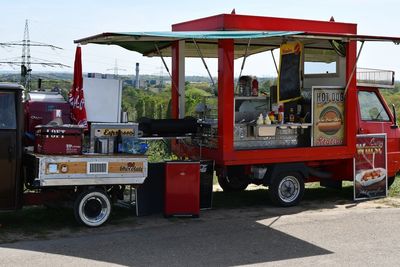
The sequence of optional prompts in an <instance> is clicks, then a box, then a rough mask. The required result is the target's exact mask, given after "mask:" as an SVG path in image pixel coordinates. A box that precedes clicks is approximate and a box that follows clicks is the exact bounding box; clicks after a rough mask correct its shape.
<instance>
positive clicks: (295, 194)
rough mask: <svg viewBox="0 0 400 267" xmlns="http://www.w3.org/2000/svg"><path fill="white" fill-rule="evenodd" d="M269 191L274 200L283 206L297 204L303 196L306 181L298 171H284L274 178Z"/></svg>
mask: <svg viewBox="0 0 400 267" xmlns="http://www.w3.org/2000/svg"><path fill="white" fill-rule="evenodd" d="M268 193H269V195H270V198H271V200H272V202H274V203H275V204H276V205H279V206H282V207H290V206H295V205H297V204H298V203H299V202H300V200H301V199H302V198H303V194H304V181H303V177H302V175H301V174H300V173H298V172H284V173H280V174H278V175H277V176H276V177H273V178H272V181H271V184H270V185H269V189H268Z"/></svg>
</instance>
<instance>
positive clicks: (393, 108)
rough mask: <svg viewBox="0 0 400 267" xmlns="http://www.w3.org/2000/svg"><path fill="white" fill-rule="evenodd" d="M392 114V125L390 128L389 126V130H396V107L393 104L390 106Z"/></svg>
mask: <svg viewBox="0 0 400 267" xmlns="http://www.w3.org/2000/svg"><path fill="white" fill-rule="evenodd" d="M392 112H393V119H394V124H393V125H392V126H390V128H392V129H397V128H399V125H397V113H396V106H395V105H394V104H392Z"/></svg>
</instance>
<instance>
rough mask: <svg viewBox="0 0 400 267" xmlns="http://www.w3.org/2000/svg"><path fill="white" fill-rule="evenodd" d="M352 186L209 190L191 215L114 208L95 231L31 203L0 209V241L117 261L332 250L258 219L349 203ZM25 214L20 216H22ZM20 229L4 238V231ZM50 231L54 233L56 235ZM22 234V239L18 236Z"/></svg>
mask: <svg viewBox="0 0 400 267" xmlns="http://www.w3.org/2000/svg"><path fill="white" fill-rule="evenodd" d="M351 199H352V187H349V188H344V189H342V190H341V191H338V190H333V189H332V190H331V189H323V188H309V189H306V193H305V199H304V201H303V202H302V204H301V205H300V206H297V207H292V208H277V207H274V206H272V204H271V202H270V200H269V198H268V192H267V190H266V189H263V188H260V189H256V190H248V191H245V192H240V193H230V194H228V193H223V192H215V193H214V201H213V205H214V207H213V209H212V210H205V211H202V212H201V215H200V218H199V219H189V218H185V219H183V218H180V219H178V218H171V219H164V218H163V217H162V215H161V214H156V215H151V216H145V217H134V216H132V211H131V210H126V209H121V208H117V209H116V210H114V213H113V217H112V219H111V222H110V223H109V224H108V225H106V226H105V227H101V228H98V229H86V228H83V227H79V226H77V225H76V223H75V222H74V221H73V217H72V211H71V210H69V209H50V210H48V209H45V208H38V207H37V208H33V209H31V210H29V209H28V210H25V211H20V212H19V213H8V215H7V214H4V213H3V214H0V223H1V224H2V227H0V237H2V236H3V239H2V242H10V241H11V242H14V243H3V244H2V245H0V250H1V247H2V248H12V249H17V250H20V251H30V252H45V253H50V254H53V255H54V254H55V255H63V256H72V257H78V258H83V259H90V260H95V261H101V262H106V263H115V264H123V265H139V266H143V265H152V266H166V265H167V266H170V265H172V266H175V265H189V264H190V265H203V266H204V265H219V266H231V265H242V264H255V263H263V262H271V261H278V260H285V259H293V258H302V257H309V256H316V255H324V254H330V253H332V252H330V251H328V250H326V249H324V248H321V247H318V246H316V245H313V244H310V243H308V242H306V241H304V240H301V239H298V238H296V237H293V236H290V235H288V234H286V233H283V232H281V231H278V230H275V229H273V228H272V227H270V226H266V225H263V224H260V223H258V221H260V220H270V221H271V223H273V221H274V220H276V219H277V218H279V216H281V215H289V214H296V213H299V212H302V211H305V210H312V209H329V208H335V207H336V205H337V204H345V203H347V202H348V203H352V200H351ZM24 216H25V217H24ZM19 231H23V232H25V234H24V235H22V236H19V237H18V236H16V235H11V236H14V239H12V238H9V239H7V234H9V233H13V232H14V233H15V232H19ZM57 233H58V234H57ZM23 240H26V241H23Z"/></svg>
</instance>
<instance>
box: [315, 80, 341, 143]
mask: <svg viewBox="0 0 400 267" xmlns="http://www.w3.org/2000/svg"><path fill="white" fill-rule="evenodd" d="M312 89H313V146H340V145H343V139H344V89H343V88H340V87H313V88H312Z"/></svg>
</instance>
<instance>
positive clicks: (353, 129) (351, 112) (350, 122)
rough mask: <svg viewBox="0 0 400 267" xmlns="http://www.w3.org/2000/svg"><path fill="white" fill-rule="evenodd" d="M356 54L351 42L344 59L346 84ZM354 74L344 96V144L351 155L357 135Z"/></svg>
mask: <svg viewBox="0 0 400 267" xmlns="http://www.w3.org/2000/svg"><path fill="white" fill-rule="evenodd" d="M356 54H357V42H355V41H352V42H349V44H348V45H347V57H346V82H348V81H349V79H350V76H351V73H352V71H353V67H354V65H355V64H356ZM356 76H357V75H356V73H354V74H353V77H352V79H351V81H350V84H349V88H348V90H347V95H346V96H345V100H346V103H345V105H346V106H345V110H346V113H345V117H346V119H345V125H346V128H345V129H346V136H345V142H346V144H347V147H348V148H349V150H350V151H351V153H355V151H356V134H357V114H358V113H357V105H356V104H357V88H356V87H357V82H356Z"/></svg>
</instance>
